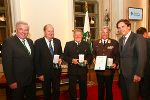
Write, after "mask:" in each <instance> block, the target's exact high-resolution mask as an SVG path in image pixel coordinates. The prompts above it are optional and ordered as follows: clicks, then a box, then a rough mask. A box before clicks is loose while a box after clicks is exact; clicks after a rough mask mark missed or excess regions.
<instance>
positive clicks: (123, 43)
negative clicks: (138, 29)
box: [122, 36, 126, 47]
mask: <svg viewBox="0 0 150 100" xmlns="http://www.w3.org/2000/svg"><path fill="white" fill-rule="evenodd" d="M125 40H126V37H125V36H124V37H123V42H122V46H123V47H124V45H125Z"/></svg>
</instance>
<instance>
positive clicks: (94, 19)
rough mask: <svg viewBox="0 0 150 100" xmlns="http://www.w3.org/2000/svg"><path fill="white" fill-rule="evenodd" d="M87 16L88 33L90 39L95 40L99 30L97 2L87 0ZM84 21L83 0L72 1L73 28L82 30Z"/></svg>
mask: <svg viewBox="0 0 150 100" xmlns="http://www.w3.org/2000/svg"><path fill="white" fill-rule="evenodd" d="M87 4H88V15H89V21H90V33H91V39H95V38H96V37H97V36H98V32H99V31H98V28H99V13H98V2H97V1H90V0H87ZM84 19H85V0H74V28H75V29H77V28H79V29H82V30H83V28H84Z"/></svg>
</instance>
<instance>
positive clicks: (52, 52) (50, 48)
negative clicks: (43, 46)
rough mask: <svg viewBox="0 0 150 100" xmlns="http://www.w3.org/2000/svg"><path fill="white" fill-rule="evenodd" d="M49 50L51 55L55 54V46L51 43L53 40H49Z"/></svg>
mask: <svg viewBox="0 0 150 100" xmlns="http://www.w3.org/2000/svg"><path fill="white" fill-rule="evenodd" d="M49 51H50V53H51V55H52V56H54V51H53V47H52V45H51V40H49Z"/></svg>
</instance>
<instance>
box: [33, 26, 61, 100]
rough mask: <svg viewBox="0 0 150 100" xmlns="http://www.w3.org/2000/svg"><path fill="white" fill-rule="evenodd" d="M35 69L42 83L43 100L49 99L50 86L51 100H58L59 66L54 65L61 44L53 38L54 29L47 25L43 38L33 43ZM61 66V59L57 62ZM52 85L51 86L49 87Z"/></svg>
mask: <svg viewBox="0 0 150 100" xmlns="http://www.w3.org/2000/svg"><path fill="white" fill-rule="evenodd" d="M34 47H35V67H36V72H37V77H38V78H39V80H41V81H42V88H43V90H44V100H50V99H51V86H52V89H53V100H59V95H60V75H61V68H60V66H57V67H56V65H54V63H53V58H54V56H55V55H60V56H61V54H62V47H61V42H60V40H59V39H57V38H54V28H53V26H52V25H50V24H47V25H45V26H44V37H43V38H40V39H38V40H36V41H35V45H34ZM58 63H59V65H60V64H61V59H59V61H58ZM51 84H52V85H51Z"/></svg>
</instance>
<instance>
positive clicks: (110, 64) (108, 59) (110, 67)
mask: <svg viewBox="0 0 150 100" xmlns="http://www.w3.org/2000/svg"><path fill="white" fill-rule="evenodd" d="M112 65H113V58H107V68H108V69H112Z"/></svg>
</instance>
